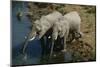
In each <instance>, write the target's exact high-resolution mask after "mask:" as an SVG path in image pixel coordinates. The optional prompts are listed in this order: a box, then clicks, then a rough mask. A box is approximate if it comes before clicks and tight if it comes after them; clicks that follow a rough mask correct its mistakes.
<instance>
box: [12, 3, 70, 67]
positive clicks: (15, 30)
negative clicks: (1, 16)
mask: <svg viewBox="0 0 100 67" xmlns="http://www.w3.org/2000/svg"><path fill="white" fill-rule="evenodd" d="M26 6H27V2H18V1H17V2H16V1H13V2H12V16H11V17H12V23H11V24H12V65H27V64H45V63H48V62H47V61H46V60H47V59H48V55H46V56H45V59H46V60H43V59H42V58H43V57H42V48H41V43H40V40H34V41H31V42H29V43H28V47H27V49H26V56H25V55H23V54H22V50H21V48H22V46H23V43H24V41H25V36H27V35H28V33H29V32H30V28H29V27H30V26H31V24H30V23H31V22H30V21H29V19H28V18H27V17H25V16H23V17H22V18H21V21H19V20H18V19H17V17H16V13H17V12H18V11H19V10H20V11H22V12H25V11H26V12H27V7H26ZM59 54H60V55H59ZM55 56H56V57H55V58H53V59H52V61H51V62H52V63H57V62H68V61H69V60H71V54H70V53H66V54H63V53H59V51H58V53H56V52H55ZM25 58H26V60H25Z"/></svg>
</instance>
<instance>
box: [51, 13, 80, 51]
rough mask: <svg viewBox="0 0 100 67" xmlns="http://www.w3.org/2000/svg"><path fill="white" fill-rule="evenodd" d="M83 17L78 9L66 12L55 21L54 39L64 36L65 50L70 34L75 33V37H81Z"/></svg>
mask: <svg viewBox="0 0 100 67" xmlns="http://www.w3.org/2000/svg"><path fill="white" fill-rule="evenodd" d="M80 24H81V18H80V16H79V14H78V13H77V12H76V11H73V12H70V13H67V14H65V15H64V16H63V17H62V18H60V20H59V21H58V22H56V23H55V25H54V29H53V33H52V34H53V36H52V37H53V39H55V40H56V39H57V37H58V36H60V38H63V37H64V50H63V51H64V52H65V51H66V41H67V40H68V39H69V35H71V34H73V35H74V37H73V38H79V37H81V32H80Z"/></svg>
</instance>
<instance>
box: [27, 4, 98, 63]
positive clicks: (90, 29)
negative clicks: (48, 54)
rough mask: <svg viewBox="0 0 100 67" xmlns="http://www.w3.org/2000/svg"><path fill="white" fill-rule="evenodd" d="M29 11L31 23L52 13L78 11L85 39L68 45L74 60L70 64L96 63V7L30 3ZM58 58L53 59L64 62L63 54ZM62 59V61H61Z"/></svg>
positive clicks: (68, 50)
mask: <svg viewBox="0 0 100 67" xmlns="http://www.w3.org/2000/svg"><path fill="white" fill-rule="evenodd" d="M27 7H28V11H29V12H31V13H30V14H29V15H28V17H29V19H30V20H31V22H34V21H35V20H36V19H39V18H40V17H41V16H42V15H47V14H49V13H51V12H52V11H55V10H57V11H59V12H61V13H62V14H63V15H64V14H66V13H68V12H71V11H77V12H78V13H79V15H80V17H81V20H82V22H81V32H83V34H84V35H83V38H82V39H81V40H82V41H81V42H78V41H75V40H74V41H73V42H72V43H71V44H70V45H67V52H70V53H71V56H72V59H71V60H70V61H68V62H79V61H94V60H96V40H95V39H96V37H95V36H96V29H95V28H96V27H95V26H96V16H95V15H96V7H95V6H88V5H71V4H69V5H66V4H65V5H63V4H61V5H58V4H48V3H28V6H27ZM56 54H57V55H59V56H58V57H57V56H56V57H53V58H54V59H55V60H56V61H55V60H54V62H63V61H62V60H63V59H61V57H62V56H63V55H62V53H56ZM59 58H60V59H59Z"/></svg>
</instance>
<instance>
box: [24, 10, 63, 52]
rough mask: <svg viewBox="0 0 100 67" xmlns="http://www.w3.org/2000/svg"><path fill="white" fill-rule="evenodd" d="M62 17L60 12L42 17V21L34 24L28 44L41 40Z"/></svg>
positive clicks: (39, 20)
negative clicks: (36, 39)
mask: <svg viewBox="0 0 100 67" xmlns="http://www.w3.org/2000/svg"><path fill="white" fill-rule="evenodd" d="M61 17H62V14H61V13H60V12H58V11H54V12H52V13H50V14H48V15H46V16H41V18H40V19H38V20H36V21H35V22H32V24H33V25H32V30H31V32H30V33H29V35H28V37H27V42H28V41H32V40H34V39H35V38H36V36H38V39H41V38H42V37H43V36H44V35H45V33H46V32H47V31H48V30H49V29H50V28H52V27H53V25H54V23H55V22H57V21H58V20H59V19H60V18H61ZM27 42H26V44H25V45H24V47H23V53H25V49H26V47H27Z"/></svg>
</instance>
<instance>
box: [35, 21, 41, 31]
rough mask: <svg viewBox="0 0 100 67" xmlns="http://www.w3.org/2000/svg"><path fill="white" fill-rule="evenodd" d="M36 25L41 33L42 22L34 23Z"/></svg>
mask: <svg viewBox="0 0 100 67" xmlns="http://www.w3.org/2000/svg"><path fill="white" fill-rule="evenodd" d="M34 25H35V27H36V30H37V31H41V22H40V20H36V21H35V22H34Z"/></svg>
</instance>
